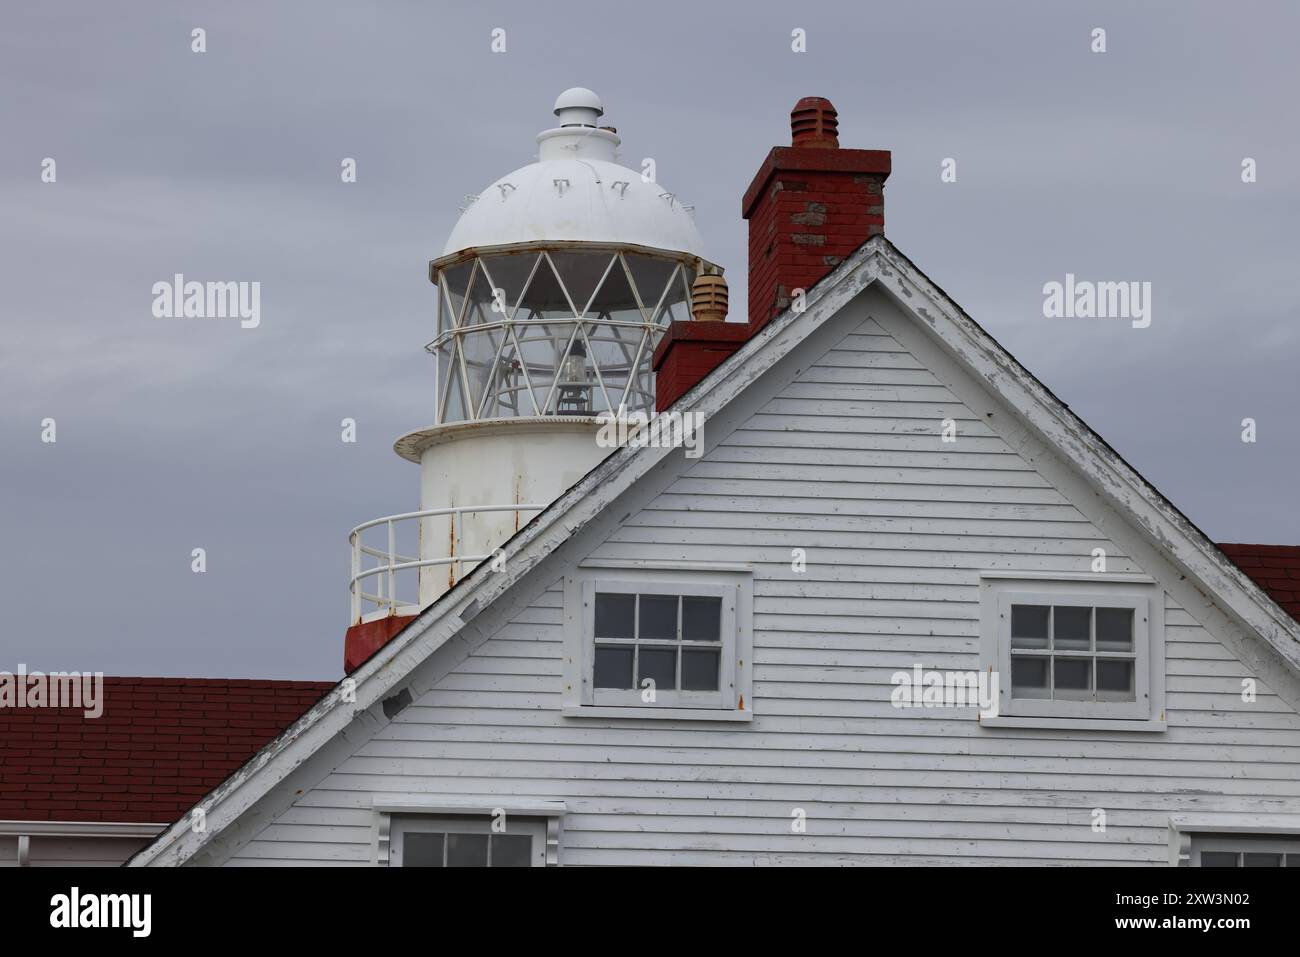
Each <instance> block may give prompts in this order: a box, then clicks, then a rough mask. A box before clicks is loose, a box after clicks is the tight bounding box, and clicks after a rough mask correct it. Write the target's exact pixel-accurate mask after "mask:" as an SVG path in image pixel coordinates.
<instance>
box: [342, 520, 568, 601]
mask: <svg viewBox="0 0 1300 957" xmlns="http://www.w3.org/2000/svg"><path fill="white" fill-rule="evenodd" d="M545 507H546V506H545V505H524V504H512V505H463V506H459V507H456V508H430V509H424V510H423V511H419V512H403V513H402V514H400V515H386V516H384V517H383V518H376V519H373V520H371V521H369V522H364V523H362V524H361V525H358V526H357V527H356V528H354V529H352V532H351V534H349V535H348V543H349V544H350V545H351V546H352V578H351V581H350V583H349V586H348V587H349V590H350V592H351V597H352V602H351V610H350V615H351V617H350V619H349V624H353V625H355V624H357V623H358V622H360V621H362V620H364V619H369V618H373V617H380V616H382V615H391V614H396V613H398V612H399V611H400V612H404V613H410V614H414V613H415V612H416V611H418V610H419V609H420V608H421V607H422V606H423V605H424V604H426V603H427V602H426V601H425V600H424V598H425V597H426V596H425V595H424V594H422V592H424V591H425V589H424V588H423V587H422V583H421V582H419V581H418V578H419V577H422V576H424V575H425V574H427V572H425V571H424V570H425V569H433V568H438V567H446V568H447V569H448V580H447V585H448V586H450V585H452V584H454V583H455V582H457V581H460V579H461V578H463V577H464V576H465V574H466V572H468V571H471V570H472V569H473V567H474V566H475V565H477V564H478V563H479V562H481V561H486V560H487V559H489V558H491V557H492V554H493V552H492V550H491V549H495V548H497V547H499V546H500V545H501V544H502V543H503V542H504V541H505V538H508V537H509V536H508V535H506V536H504V537H502V539H501V541H498V542H492V543H491V548H490V550H489V551H487V552H484V553H481V554H467V553H464V552H462V551H461V550H462V549H463V548H464V547H465V541H466V539H465V516H466V515H470V516H474V515H477V514H481V513H489V512H518V513H520V515H519V516H518V517H517V518H516V522H515V528H516V529H518V528H520V527H521V526H522V525H523V524H524V522H526V521H527V520H528V519H529V518H532V516H533V515H535V514H536V513H538V512H540V511H541V510H542V509H544V508H545ZM524 513H528V514H527V515H526V516H525V515H524ZM440 518H445V519H447V520H448V521H449V522H450V523H451V524H450V528H449V529H448V533H449V534H448V535H447V539H446V541H447V547H448V548H449V549H450V552H451V554H445V555H432V556H430V557H427V558H426V557H423V556H424V554H425V553H426V552H427V551H430V549H426V548H425V546H424V535H423V534H422V529H423V522H424V521H425V520H427V519H440ZM407 522H416V523H420V524H418V525H417V527H416V543H415V548H414V551H415V554H414V555H410V554H403V553H402V552H401V551H399V549H398V545H397V541H398V529H399V526H401V525H402V523H407ZM406 527H409V526H406ZM380 529H382V532H380V531H377V530H380ZM367 532H369V533H371V534H370V535H367V534H366V533H367ZM380 535H382V536H383V537H382V538H381V539H380V543H379V544H375V543H374V542H375V539H376V537H378V536H380ZM407 537H409V533H408V535H407ZM367 538H369V539H370V542H369V543H367V541H366V540H365V539H367ZM368 560H369V561H373V562H374V564H373V565H370V566H369V567H366V565H367V561H368ZM467 566H468V567H467ZM402 572H414V573H415V574H416V576H417V583H416V585H415V587H414V588H411V587H409V586H408V585H406V580H409V577H410V576H409V575H408V576H402V575H401V573H402ZM368 588H369V589H372V590H367V589H368ZM444 590H445V589H444V588H439V589H436V593H437V594H441V592H442V591H444ZM399 591H400V592H402V593H401V594H399ZM428 597H429V600H432V598H433V597H436V594H430V595H429V596H428Z"/></svg>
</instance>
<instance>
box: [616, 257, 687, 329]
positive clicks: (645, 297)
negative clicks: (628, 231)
mask: <svg viewBox="0 0 1300 957" xmlns="http://www.w3.org/2000/svg"><path fill="white" fill-rule="evenodd" d="M624 258H625V259H626V261H627V265H628V268H629V269H630V270H631V271H632V281H633V283H635V285H636V291H637V293H638V294H639V295H640V297H641V305H643V306H645V309H646V312H647V314H649V316H650V318H651V319H653V318H654V316H655V310H656V307H657V306H658V305H659V301H660V300H661V299H662V298H663V295H664V289H665V288H666V287H667V286H668V280H669V279H671V278H672V276H673V273H674V271H676V269H677V263H675V262H673V261H672V260H670V259H656V258H654V257H653V256H638V255H636V254H635V253H628V254H627V255H626V256H625V257H624ZM679 285H680V284H679Z"/></svg>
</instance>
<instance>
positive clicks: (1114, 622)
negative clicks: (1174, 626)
mask: <svg viewBox="0 0 1300 957" xmlns="http://www.w3.org/2000/svg"><path fill="white" fill-rule="evenodd" d="M1146 582H1149V580H1146ZM1146 582H1144V580H1142V579H1139V578H1137V577H1136V576H1128V577H1124V578H1116V579H1107V577H1106V576H1101V575H1096V576H1091V577H1088V578H1083V579H1079V580H1048V579H1016V578H1003V577H992V576H986V577H984V579H983V580H982V581H981V586H980V589H981V591H980V606H981V607H980V616H981V639H982V641H981V655H982V664H983V665H984V667H985V668H986V669H988V670H991V671H993V672H995V673H996V675H997V678H998V713H997V716H996V717H995V718H987V717H984V718H981V723H983V724H987V725H990V726H997V725H998V724H1024V725H1033V726H1042V727H1056V726H1059V727H1076V726H1095V723H1096V722H1103V721H1104V722H1107V723H1108V725H1109V726H1110V727H1124V726H1126V725H1125V723H1126V722H1127V723H1129V724H1128V725H1127V726H1128V727H1130V728H1133V729H1136V730H1161V729H1162V728H1163V721H1164V614H1163V609H1164V606H1163V594H1162V592H1161V591H1160V590H1159V589H1158V588H1157V587H1156V586H1155V585H1154V584H1149V583H1146ZM1090 723H1092V724H1091V725H1090Z"/></svg>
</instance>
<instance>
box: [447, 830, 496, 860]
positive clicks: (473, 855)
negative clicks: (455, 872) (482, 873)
mask: <svg viewBox="0 0 1300 957" xmlns="http://www.w3.org/2000/svg"><path fill="white" fill-rule="evenodd" d="M487 853H488V836H487V835H486V834H448V835H447V866H448V867H487Z"/></svg>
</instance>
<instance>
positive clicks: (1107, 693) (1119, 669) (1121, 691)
mask: <svg viewBox="0 0 1300 957" xmlns="http://www.w3.org/2000/svg"><path fill="white" fill-rule="evenodd" d="M1133 670H1134V663H1133V662H1132V661H1108V660H1107V659H1105V658H1098V659H1097V697H1098V698H1099V699H1100V700H1102V701H1135V700H1137V699H1136V698H1135V697H1134V694H1133Z"/></svg>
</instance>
